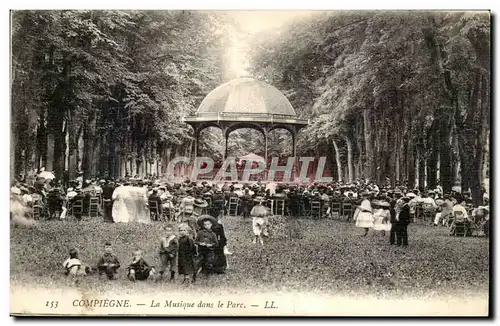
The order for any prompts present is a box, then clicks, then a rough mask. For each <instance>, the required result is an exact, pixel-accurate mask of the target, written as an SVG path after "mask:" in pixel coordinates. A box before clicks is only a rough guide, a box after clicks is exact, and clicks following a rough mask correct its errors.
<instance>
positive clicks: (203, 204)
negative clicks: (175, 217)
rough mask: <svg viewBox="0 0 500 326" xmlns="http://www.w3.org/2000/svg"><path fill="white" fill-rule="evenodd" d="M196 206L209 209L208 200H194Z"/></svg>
mask: <svg viewBox="0 0 500 326" xmlns="http://www.w3.org/2000/svg"><path fill="white" fill-rule="evenodd" d="M194 206H196V207H200V208H205V207H208V203H207V201H206V200H203V199H201V198H196V199H195V200H194Z"/></svg>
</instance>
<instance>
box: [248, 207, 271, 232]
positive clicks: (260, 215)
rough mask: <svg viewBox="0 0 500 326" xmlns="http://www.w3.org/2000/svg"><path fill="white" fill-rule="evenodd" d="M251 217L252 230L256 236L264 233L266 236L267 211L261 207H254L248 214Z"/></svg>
mask: <svg viewBox="0 0 500 326" xmlns="http://www.w3.org/2000/svg"><path fill="white" fill-rule="evenodd" d="M250 216H252V230H253V234H254V235H256V236H259V235H261V234H262V233H264V235H266V230H267V224H268V223H269V220H268V210H267V208H266V207H265V206H263V205H255V206H254V207H253V208H252V211H251V212H250Z"/></svg>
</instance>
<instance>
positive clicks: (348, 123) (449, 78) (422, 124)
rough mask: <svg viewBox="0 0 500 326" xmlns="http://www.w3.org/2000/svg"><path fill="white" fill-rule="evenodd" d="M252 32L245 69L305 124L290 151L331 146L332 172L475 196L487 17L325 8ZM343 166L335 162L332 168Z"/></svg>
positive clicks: (481, 173) (484, 104)
mask: <svg viewBox="0 0 500 326" xmlns="http://www.w3.org/2000/svg"><path fill="white" fill-rule="evenodd" d="M262 36H263V35H259V37H258V38H257V40H256V41H255V42H256V43H258V45H256V46H254V47H252V48H253V49H256V50H255V51H254V54H253V58H254V61H253V70H254V73H255V74H256V75H260V76H262V78H264V79H265V80H266V81H268V82H269V83H271V84H273V85H275V86H276V87H278V88H279V89H281V90H284V91H285V94H287V95H288V96H289V99H290V101H291V103H292V105H293V106H294V108H295V109H296V111H297V112H298V114H299V115H302V116H303V117H307V118H311V119H312V124H311V125H310V126H309V127H308V128H307V129H306V130H305V131H303V132H302V134H303V135H305V134H307V137H306V136H304V137H301V138H300V142H299V153H300V152H302V154H304V153H311V152H312V153H314V154H324V153H330V152H335V154H336V162H335V165H336V166H337V171H338V172H337V176H338V177H339V179H340V178H343V179H344V180H347V179H349V180H352V179H354V178H357V177H365V178H368V179H371V180H376V181H378V182H385V181H386V178H390V179H391V181H392V183H393V184H394V183H395V182H400V183H403V182H405V181H406V182H407V183H408V185H409V186H410V187H414V186H416V185H418V186H420V187H423V185H424V184H425V183H426V184H427V186H428V187H435V186H437V185H438V184H441V185H442V187H443V189H444V191H445V192H447V191H449V190H450V189H451V187H452V186H453V184H454V182H457V181H458V182H460V181H461V186H462V188H463V189H464V190H467V189H471V190H472V193H473V195H474V197H475V198H476V200H478V199H479V198H480V197H481V196H480V191H481V189H480V188H481V181H482V179H484V178H485V176H486V173H487V168H488V165H487V162H488V161H489V158H488V142H487V139H488V138H489V132H490V131H489V128H490V116H489V112H490V87H491V85H490V16H489V14H488V13H484V12H483V13H479V12H478V13H474V12H468V13H466V12H392V13H391V12H349V13H346V12H330V13H323V14H318V15H316V16H314V17H313V18H312V19H310V18H307V19H302V20H300V21H294V22H293V23H292V24H289V25H287V26H285V27H283V29H282V30H281V31H280V32H279V33H278V34H277V36H276V37H266V38H265V41H261V40H262V39H263V37H262ZM343 167H344V168H343Z"/></svg>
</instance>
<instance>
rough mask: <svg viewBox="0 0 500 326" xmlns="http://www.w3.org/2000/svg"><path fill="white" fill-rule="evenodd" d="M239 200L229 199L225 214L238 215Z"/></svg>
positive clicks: (236, 198)
mask: <svg viewBox="0 0 500 326" xmlns="http://www.w3.org/2000/svg"><path fill="white" fill-rule="evenodd" d="M239 200H240V199H239V198H238V197H229V203H228V212H227V213H228V215H229V216H237V215H238V206H239Z"/></svg>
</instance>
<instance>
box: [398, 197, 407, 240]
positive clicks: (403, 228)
mask: <svg viewBox="0 0 500 326" xmlns="http://www.w3.org/2000/svg"><path fill="white" fill-rule="evenodd" d="M409 202H410V198H408V197H403V206H402V207H401V212H400V213H399V216H397V217H396V218H397V221H396V238H397V245H398V246H401V245H403V246H407V245H408V224H409V223H410V205H409Z"/></svg>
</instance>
